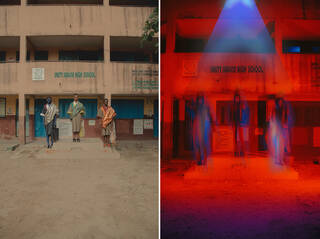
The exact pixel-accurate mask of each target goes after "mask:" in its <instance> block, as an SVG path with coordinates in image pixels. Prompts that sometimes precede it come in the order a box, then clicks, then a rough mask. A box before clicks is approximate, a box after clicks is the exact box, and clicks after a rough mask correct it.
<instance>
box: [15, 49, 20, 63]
mask: <svg viewBox="0 0 320 239" xmlns="http://www.w3.org/2000/svg"><path fill="white" fill-rule="evenodd" d="M19 59H20V51H16V62H18V61H19Z"/></svg>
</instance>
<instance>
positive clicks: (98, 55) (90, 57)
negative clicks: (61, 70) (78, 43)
mask: <svg viewBox="0 0 320 239" xmlns="http://www.w3.org/2000/svg"><path fill="white" fill-rule="evenodd" d="M103 58H104V57H103V50H98V51H59V61H103Z"/></svg>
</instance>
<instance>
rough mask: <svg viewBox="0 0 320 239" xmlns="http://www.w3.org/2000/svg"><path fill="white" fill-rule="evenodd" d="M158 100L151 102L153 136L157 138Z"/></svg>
mask: <svg viewBox="0 0 320 239" xmlns="http://www.w3.org/2000/svg"><path fill="white" fill-rule="evenodd" d="M158 107H159V101H158V100H155V101H154V102H153V136H154V137H156V138H158V136H159V108H158Z"/></svg>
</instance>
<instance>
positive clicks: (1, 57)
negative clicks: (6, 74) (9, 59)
mask: <svg viewBox="0 0 320 239" xmlns="http://www.w3.org/2000/svg"><path fill="white" fill-rule="evenodd" d="M0 62H6V52H5V51H0Z"/></svg>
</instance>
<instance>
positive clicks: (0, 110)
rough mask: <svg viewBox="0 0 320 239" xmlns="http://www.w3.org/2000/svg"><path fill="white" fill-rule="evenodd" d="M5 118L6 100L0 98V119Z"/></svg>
mask: <svg viewBox="0 0 320 239" xmlns="http://www.w3.org/2000/svg"><path fill="white" fill-rule="evenodd" d="M5 116H6V99H5V98H0V117H5Z"/></svg>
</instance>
